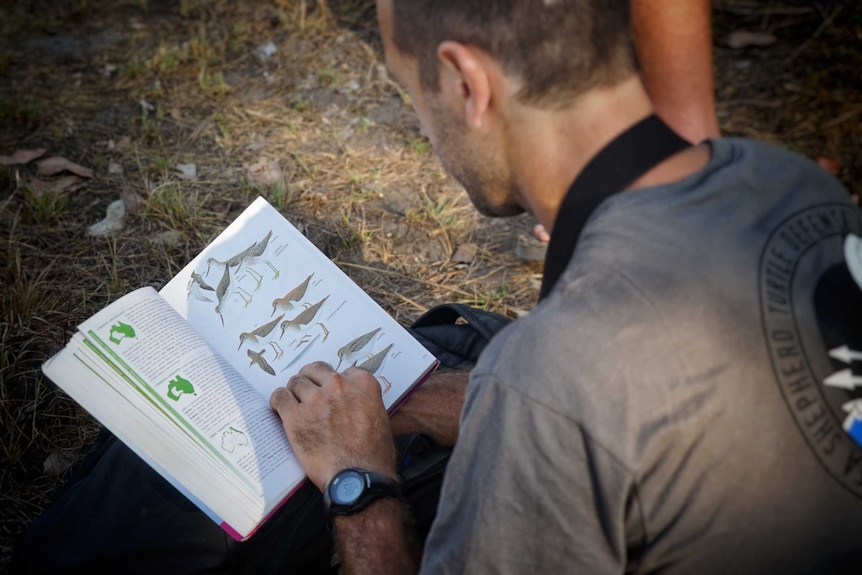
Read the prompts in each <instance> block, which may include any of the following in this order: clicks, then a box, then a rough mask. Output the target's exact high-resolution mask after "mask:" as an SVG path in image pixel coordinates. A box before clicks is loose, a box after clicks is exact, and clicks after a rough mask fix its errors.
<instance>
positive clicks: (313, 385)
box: [286, 371, 320, 403]
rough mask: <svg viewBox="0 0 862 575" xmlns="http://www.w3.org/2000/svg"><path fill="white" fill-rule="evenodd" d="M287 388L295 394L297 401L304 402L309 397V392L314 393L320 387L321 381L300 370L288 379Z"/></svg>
mask: <svg viewBox="0 0 862 575" xmlns="http://www.w3.org/2000/svg"><path fill="white" fill-rule="evenodd" d="M286 389H287V390H288V391H289V392H290V393H292V394H293V396H294V397H295V398H296V399H297V401H299V402H300V403H302V402H303V401H305V400H307V399H308V394H309V393H314V392H316V391H318V390H319V389H320V383H319V382H317V381H315V380H313V379H311V378H310V377H308V376H307V375H304V374H303V373H302V371H300V372H299V373H298V374H297V375H294V376H293V377H291V378H290V379H289V380H287V386H286Z"/></svg>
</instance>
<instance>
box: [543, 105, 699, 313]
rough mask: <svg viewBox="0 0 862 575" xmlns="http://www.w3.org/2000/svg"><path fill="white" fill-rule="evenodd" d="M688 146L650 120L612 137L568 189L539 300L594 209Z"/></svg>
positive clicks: (550, 286) (560, 270)
mask: <svg viewBox="0 0 862 575" xmlns="http://www.w3.org/2000/svg"><path fill="white" fill-rule="evenodd" d="M690 146H691V143H690V142H687V141H686V140H684V139H683V138H681V137H680V136H679V135H678V134H677V133H676V132H674V131H673V130H671V129H670V127H669V126H668V125H667V124H665V123H664V122H663V121H662V120H661V118H659V117H658V116H656V115H652V116H649V117H647V118H645V119H644V120H641V121H640V122H638V123H637V124H635V125H634V126H632V127H631V128H629V129H628V130H626V131H625V132H623V133H622V134H620V135H619V136H617V137H616V138H615V139H614V140H612V141H611V142H610V143H609V144H608V145H607V146H605V147H604V148H602V150H601V151H599V153H598V154H596V155H595V156H594V157H593V159H592V160H590V162H589V163H588V164H587V165H586V167H585V168H584V169H583V171H581V173H580V174H579V175H578V177H577V178H575V181H574V182H573V183H572V185H571V187H569V191H568V192H567V193H566V196H565V198H564V199H563V203H562V205H561V206H560V211H559V212H558V213H557V218H556V220H555V221H554V228H553V230H552V233H551V241H550V242H549V243H548V255H547V257H546V258H545V273H544V275H543V277H542V289H541V292H540V293H539V299H540V300H541V299H544V298H545V297H547V295H548V294H549V293H551V290H552V289H553V287H554V285H555V284H556V283H557V280H558V279H560V276H561V275H562V273H563V271H564V270H565V269H566V266H568V264H569V260H571V259H572V255H573V254H574V253H575V246H576V244H577V242H578V237H579V236H580V235H581V231H582V230H583V229H584V226H585V225H586V223H587V220H588V219H589V218H590V216H591V215H592V213H593V211H594V210H595V209H596V208H597V207H598V206H599V204H600V203H602V201H604V199H605V198H607V197H609V196H612V195H614V194H616V193H617V192H621V191H623V190H624V189H626V187H628V186H629V185H630V184H631V183H632V182H634V181H635V180H637V179H638V178H639V177H641V176H642V175H644V174H645V173H646V172H648V171H649V170H650V169H652V168H653V167H655V166H657V165H658V164H660V163H661V162H663V161H664V160H666V159H667V158H669V157H671V156H672V155H674V154H676V153H677V152H680V151H682V150H684V149H685V148H687V147H690Z"/></svg>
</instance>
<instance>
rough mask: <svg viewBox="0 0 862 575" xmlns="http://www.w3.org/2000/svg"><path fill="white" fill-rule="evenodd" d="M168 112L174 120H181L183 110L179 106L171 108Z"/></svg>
mask: <svg viewBox="0 0 862 575" xmlns="http://www.w3.org/2000/svg"><path fill="white" fill-rule="evenodd" d="M168 113H169V114H170V115H171V118H173V119H174V120H182V119H183V112H182V110H180V109H179V108H171V111H170V112H168Z"/></svg>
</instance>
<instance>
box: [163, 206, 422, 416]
mask: <svg viewBox="0 0 862 575" xmlns="http://www.w3.org/2000/svg"><path fill="white" fill-rule="evenodd" d="M160 293H161V295H162V296H163V297H164V298H165V299H166V300H167V301H168V302H169V303H170V304H171V305H172V306H173V307H174V309H176V310H177V312H179V314H180V315H181V316H183V317H184V318H186V319H187V320H188V321H189V323H191V324H192V325H193V326H194V327H195V328H196V329H197V330H198V331H199V332H200V333H201V334H203V336H204V337H205V338H207V340H208V341H209V342H210V343H211V344H212V346H213V347H214V348H215V349H217V350H218V352H219V354H221V356H222V357H224V358H225V359H226V360H227V361H228V362H229V363H230V364H231V365H233V366H234V368H236V370H237V371H238V372H239V373H241V374H242V376H243V377H245V378H246V379H248V381H249V382H251V383H252V385H254V386H255V388H257V389H258V390H259V392H260V393H261V395H262V396H263V397H265V398H269V396H270V395H271V394H272V392H273V391H274V390H275V389H276V388H277V387H279V386H283V385H285V384H286V383H287V381H288V379H289V378H290V377H291V376H292V375H294V374H296V373H297V372H298V371H299V369H300V368H301V367H302V366H304V365H306V364H308V363H310V362H313V361H325V362H326V363H328V364H330V365H332V367H333V368H335V369H337V370H344V369H346V368H348V367H350V366H352V365H357V366H360V367H364V368H365V369H368V371H370V372H372V373H373V374H374V375H375V376H376V377H377V379H378V381H379V382H380V385H381V392H382V393H383V400H384V403H385V405H386V406H387V408H390V407H392V406H393V405H394V404H396V403H397V402H398V400H399V399H401V398H402V397H403V396H404V395H405V393H406V392H407V391H409V389H411V388H412V387H413V386H414V385H415V384H416V383H417V382H419V381H421V380H422V379H423V378H424V377H425V376H427V374H428V373H429V372H430V371H431V370H432V369H433V368H434V367H435V366H436V358H434V356H433V355H432V354H431V353H430V352H428V351H427V350H426V349H425V348H424V347H422V345H421V344H419V343H418V342H417V341H416V340H415V339H414V338H413V337H412V336H411V335H410V334H409V332H407V331H406V330H405V329H404V328H403V327H402V326H401V325H399V324H398V322H396V321H395V320H394V319H393V318H392V317H391V316H390V315H389V314H388V313H386V311H385V310H383V309H382V308H381V307H380V306H379V305H378V304H377V303H376V302H375V301H374V300H373V299H372V298H371V297H370V296H368V294H366V293H365V292H364V291H362V289H360V288H359V286H357V285H356V284H355V283H354V282H353V281H352V280H351V279H350V278H349V277H348V276H347V275H346V274H345V273H344V272H343V271H341V269H339V268H338V266H336V265H335V264H334V263H332V261H330V260H329V258H327V257H326V256H325V255H324V254H323V253H322V252H320V250H318V249H317V248H316V247H315V246H314V244H312V243H311V242H310V241H309V240H308V239H307V238H306V237H305V236H304V235H302V233H300V232H299V230H297V229H296V228H295V227H294V226H293V225H291V224H290V223H289V222H288V221H287V220H286V219H285V218H284V216H282V215H281V214H280V213H279V212H278V210H276V209H275V208H273V207H272V206H271V205H270V204H269V203H268V202H267V201H266V200H264V199H263V198H258V199H257V200H255V201H254V202H253V203H252V205H251V206H249V208H247V209H246V210H245V211H244V212H243V213H242V214H241V215H240V216H239V217H238V218H237V220H236V221H234V222H233V223H231V225H230V226H228V227H227V228H226V229H225V230H224V232H222V233H221V234H220V235H219V236H218V237H217V238H216V239H215V240H214V241H213V242H212V243H211V244H210V245H208V246H207V247H206V248H205V249H204V250H203V251H202V252H201V253H200V254H199V255H198V256H197V257H195V258H194V260H192V262H191V263H190V264H189V265H188V266H186V267H185V268H184V269H183V270H182V271H181V272H180V273H178V274H177V275H176V276H175V277H174V278H173V279H172V280H171V281H170V282H169V283H168V284H167V285H166V286H165V287H164V288H163V289H162V290H161V292H160Z"/></svg>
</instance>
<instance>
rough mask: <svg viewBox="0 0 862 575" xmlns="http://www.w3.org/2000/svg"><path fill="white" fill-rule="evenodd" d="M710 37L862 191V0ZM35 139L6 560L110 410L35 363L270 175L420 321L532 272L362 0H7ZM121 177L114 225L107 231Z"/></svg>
mask: <svg viewBox="0 0 862 575" xmlns="http://www.w3.org/2000/svg"><path fill="white" fill-rule="evenodd" d="M741 33H745V34H748V35H747V36H746V35H744V34H741ZM750 33H755V34H754V35H753V36H752V35H751V34H750ZM745 42H748V45H747V46H739V43H745ZM714 45H715V61H716V77H717V95H718V104H717V108H718V115H719V121H720V124H721V128H722V130H723V132H724V134H726V135H728V136H743V137H751V138H757V139H761V140H766V141H769V142H773V143H775V144H777V145H780V146H784V147H786V148H789V149H792V150H795V151H798V152H800V153H802V154H805V155H807V156H809V157H811V158H812V159H816V160H818V161H819V162H820V163H821V165H822V166H823V167H824V169H828V170H830V171H832V172H833V173H835V174H836V175H837V176H838V177H839V178H841V179H842V181H843V182H844V183H845V185H846V186H847V187H848V189H849V191H850V193H852V194H854V195H856V196H858V195H859V194H860V192H862V73H860V70H862V10H860V9H859V7H857V6H856V2H851V1H846V2H839V1H835V0H832V1H821V2H812V1H810V0H804V1H803V0H798V1H777V0H762V1H759V2H755V1H752V0H724V1H721V2H715V3H714ZM37 149H44V153H43V154H42V155H41V156H40V157H39V158H34V159H32V160H30V161H25V160H27V158H20V157H19V159H20V160H21V162H22V163H12V158H5V161H3V162H0V164H2V163H5V164H7V165H0V240H2V245H0V421H2V430H0V572H3V571H5V570H6V568H7V567H8V560H9V555H10V553H11V546H12V542H13V540H14V537H15V536H16V535H17V534H18V533H20V531H21V530H22V529H23V528H24V527H25V526H26V525H27V524H28V523H29V522H30V521H32V520H33V518H34V517H35V516H36V515H38V513H39V512H40V510H41V509H43V508H44V506H45V505H46V504H47V503H48V502H49V501H50V499H51V497H52V495H53V494H54V492H55V491H56V489H57V488H58V487H59V486H60V485H61V484H62V482H63V480H64V479H65V478H66V477H68V474H69V472H70V469H72V468H73V467H74V465H75V464H76V463H77V462H78V461H80V458H81V457H82V456H83V454H84V453H86V450H87V448H88V446H89V444H90V443H91V442H92V440H93V439H94V438H95V433H96V429H97V428H96V426H95V424H94V422H93V421H92V420H91V419H90V418H89V416H88V415H87V414H86V413H85V412H83V411H82V410H81V409H80V408H78V407H77V406H76V405H75V404H74V403H73V402H71V401H70V400H69V399H68V398H67V397H66V396H65V395H64V394H63V393H62V392H60V391H58V390H57V389H56V387H55V386H54V385H53V384H52V383H51V382H50V381H48V380H46V379H45V378H44V377H43V376H42V375H41V371H40V366H41V363H42V362H43V361H44V360H45V359H47V358H48V357H49V356H50V355H52V354H53V353H55V352H56V351H57V350H58V349H59V348H60V347H61V346H62V345H64V344H65V343H66V341H67V340H68V339H69V337H70V335H71V334H72V333H73V332H74V330H75V327H76V325H77V324H78V323H79V322H80V321H82V320H83V319H85V318H87V317H88V316H89V315H91V314H92V313H94V312H95V311H97V310H98V309H100V308H102V307H104V306H105V305H106V304H107V303H109V302H110V301H112V300H114V299H116V298H117V297H118V296H120V295H122V294H124V293H126V292H128V291H131V290H132V289H134V288H137V287H141V286H144V285H151V286H154V287H156V288H160V287H162V285H164V283H165V282H166V281H167V280H168V279H169V278H170V277H171V276H172V275H173V274H174V273H176V272H177V271H178V270H179V269H180V268H181V267H182V266H183V265H185V263H187V262H188V261H189V260H190V259H191V257H192V256H193V255H194V254H195V253H197V252H198V251H199V250H200V249H201V248H202V247H203V246H204V245H205V244H206V243H207V242H208V241H209V240H210V239H212V237H214V235H215V234H216V233H217V232H218V231H219V230H220V229H222V228H223V227H224V226H225V225H226V224H227V223H228V222H230V221H231V220H232V219H233V217H235V216H236V215H237V214H238V213H239V211H241V210H242V209H243V208H244V207H245V206H246V205H248V203H249V202H250V201H251V200H252V199H253V198H254V197H256V196H257V195H263V196H265V197H267V198H268V199H269V200H270V202H271V203H273V204H274V205H276V206H277V207H279V209H281V211H282V212H283V213H284V214H285V215H286V216H287V217H288V218H289V219H291V220H292V221H293V222H294V223H295V224H296V225H297V226H298V227H300V229H302V230H303V231H304V232H305V233H306V234H307V235H308V236H309V237H310V238H311V239H312V241H313V242H314V243H315V244H316V245H317V246H318V247H320V248H321V249H322V250H323V251H324V252H325V253H326V254H327V255H329V256H330V257H331V258H332V259H333V260H335V261H336V263H338V264H339V265H340V266H341V267H342V268H343V269H344V270H345V271H346V272H347V273H348V274H349V275H350V276H351V277H353V278H354V279H355V280H356V281H357V282H358V283H359V284H360V285H361V286H362V287H363V288H365V289H366V290H367V291H368V292H369V293H370V294H371V295H372V297H374V298H375V299H376V300H377V301H378V302H379V303H380V304H381V305H382V306H383V307H384V308H386V309H387V310H388V311H390V312H391V313H392V314H393V316H395V317H396V318H397V319H398V320H399V321H400V322H402V323H404V324H407V323H409V322H410V321H412V320H413V319H415V318H416V317H418V316H419V314H421V313H422V312H423V311H425V310H426V309H428V308H429V307H430V306H432V305H434V304H436V303H442V302H451V301H457V302H465V303H469V304H471V305H474V306H478V307H482V308H485V309H491V310H494V311H497V312H500V313H503V314H506V315H508V316H510V317H513V318H516V317H518V316H519V315H521V314H523V313H526V312H527V311H528V310H529V309H530V308H531V307H532V306H533V305H534V303H535V301H536V298H537V295H538V288H539V283H540V278H541V271H542V264H541V263H540V262H535V261H525V260H522V259H520V258H518V257H517V256H516V255H515V252H514V246H515V241H516V237H517V236H518V234H521V233H524V232H526V231H527V230H529V228H530V227H531V226H532V224H533V221H532V220H531V218H530V217H529V216H526V215H525V216H520V217H518V218H514V219H512V220H492V219H489V218H484V217H481V216H479V215H477V214H476V213H475V211H474V210H473V209H472V207H471V206H470V204H469V201H468V199H467V198H466V195H465V193H464V192H463V190H462V189H461V188H460V186H459V185H458V184H457V183H456V182H454V181H453V180H452V179H451V178H450V177H449V176H448V175H446V174H445V173H444V171H443V170H442V168H441V166H440V164H439V162H438V161H437V160H436V158H435V157H434V155H433V151H432V150H431V149H430V146H429V144H428V142H427V140H425V139H424V138H423V137H422V136H421V135H420V133H419V130H418V123H417V121H416V119H415V117H414V115H413V113H412V111H411V109H410V105H409V101H408V100H407V97H406V95H404V94H402V93H401V92H400V91H399V89H398V88H397V87H396V86H395V85H394V84H393V83H391V82H390V81H389V80H388V78H387V77H386V74H385V70H384V69H383V67H382V54H381V49H380V44H379V38H378V36H377V32H376V22H375V14H374V7H373V2H371V1H369V0H338V1H335V0H330V1H329V2H328V3H327V2H325V1H323V0H320V1H314V0H308V1H305V0H302V1H300V0H268V1H264V0H249V1H245V2H227V1H225V0H213V1H205V0H175V1H168V0H114V1H106V0H51V1H49V0H32V1H29V2H26V1H25V2H20V1H11V0H9V1H3V0H0V160H2V159H3V158H2V157H3V156H12V154H13V153H14V152H15V151H16V150H37ZM37 153H38V152H37ZM34 155H35V154H34ZM55 156H56V157H60V158H64V159H65V160H68V161H69V162H72V163H74V164H71V165H70V164H68V163H61V162H62V160H52V161H50V162H47V163H42V164H40V161H41V160H44V159H46V158H50V157H55ZM52 166H57V167H58V169H59V168H63V169H62V170H61V171H60V172H58V173H56V174H52V173H51V172H52V171H53V170H51V169H50V168H51V167H52ZM118 199H124V200H125V206H126V207H127V212H128V213H127V215H126V217H125V220H124V223H123V227H122V229H117V230H115V231H114V232H113V233H112V234H110V235H107V236H96V237H91V236H90V235H89V234H88V231H89V230H90V229H91V226H93V225H94V224H96V223H97V222H99V221H100V220H102V219H103V218H105V214H106V209H107V207H108V206H109V204H111V203H112V202H114V201H115V200H118Z"/></svg>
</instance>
